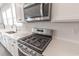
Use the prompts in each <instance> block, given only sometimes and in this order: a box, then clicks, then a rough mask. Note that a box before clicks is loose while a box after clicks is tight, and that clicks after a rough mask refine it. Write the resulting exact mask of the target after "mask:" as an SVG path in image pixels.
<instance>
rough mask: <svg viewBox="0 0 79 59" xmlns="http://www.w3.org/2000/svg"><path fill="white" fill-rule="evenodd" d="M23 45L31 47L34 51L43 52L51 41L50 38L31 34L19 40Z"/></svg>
mask: <svg viewBox="0 0 79 59" xmlns="http://www.w3.org/2000/svg"><path fill="white" fill-rule="evenodd" d="M21 41H23V42H24V43H26V44H27V45H29V46H31V47H32V48H34V49H37V50H40V51H44V49H45V48H46V47H47V45H48V44H49V42H50V41H51V36H46V35H40V34H31V35H29V36H27V37H24V38H22V39H21Z"/></svg>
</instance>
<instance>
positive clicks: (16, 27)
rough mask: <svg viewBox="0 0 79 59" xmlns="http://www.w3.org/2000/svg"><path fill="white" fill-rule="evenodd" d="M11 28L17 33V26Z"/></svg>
mask: <svg viewBox="0 0 79 59" xmlns="http://www.w3.org/2000/svg"><path fill="white" fill-rule="evenodd" d="M11 28H12V29H13V28H15V30H13V31H15V32H17V26H16V25H15V24H14V25H12V26H11Z"/></svg>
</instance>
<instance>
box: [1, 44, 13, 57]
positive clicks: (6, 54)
mask: <svg viewBox="0 0 79 59" xmlns="http://www.w3.org/2000/svg"><path fill="white" fill-rule="evenodd" d="M0 56H12V55H11V54H10V53H9V52H8V51H7V50H6V49H5V48H4V47H3V45H2V44H1V43H0Z"/></svg>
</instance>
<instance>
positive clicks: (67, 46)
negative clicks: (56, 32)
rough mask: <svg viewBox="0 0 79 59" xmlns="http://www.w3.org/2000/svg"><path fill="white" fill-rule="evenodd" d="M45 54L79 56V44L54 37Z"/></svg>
mask: <svg viewBox="0 0 79 59" xmlns="http://www.w3.org/2000/svg"><path fill="white" fill-rule="evenodd" d="M43 55H45V56H79V44H75V43H72V42H68V41H64V40H61V39H54V40H52V41H51V42H50V44H49V45H48V47H47V48H46V49H45V51H44V52H43Z"/></svg>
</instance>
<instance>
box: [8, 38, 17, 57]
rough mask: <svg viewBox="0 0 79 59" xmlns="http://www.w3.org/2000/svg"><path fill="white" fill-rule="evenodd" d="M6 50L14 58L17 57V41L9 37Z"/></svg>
mask: <svg viewBox="0 0 79 59" xmlns="http://www.w3.org/2000/svg"><path fill="white" fill-rule="evenodd" d="M8 50H9V52H10V53H11V54H12V55H14V56H17V55H18V48H17V41H16V40H14V39H12V38H10V37H9V45H8Z"/></svg>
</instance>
